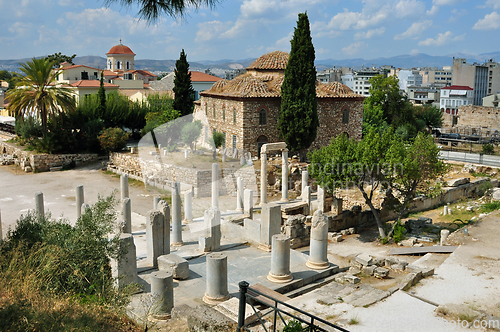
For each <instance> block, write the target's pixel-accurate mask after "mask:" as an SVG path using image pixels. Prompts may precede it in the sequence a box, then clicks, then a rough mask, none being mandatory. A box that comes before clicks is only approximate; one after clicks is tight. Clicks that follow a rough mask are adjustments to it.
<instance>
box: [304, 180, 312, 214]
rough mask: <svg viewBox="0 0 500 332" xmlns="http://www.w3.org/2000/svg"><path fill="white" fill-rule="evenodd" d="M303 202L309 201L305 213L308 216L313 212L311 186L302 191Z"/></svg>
mask: <svg viewBox="0 0 500 332" xmlns="http://www.w3.org/2000/svg"><path fill="white" fill-rule="evenodd" d="M302 202H306V203H307V207H305V208H304V210H305V211H304V214H305V215H306V216H307V215H309V214H310V213H311V210H312V209H311V187H309V186H306V187H305V188H304V191H303V192H302Z"/></svg>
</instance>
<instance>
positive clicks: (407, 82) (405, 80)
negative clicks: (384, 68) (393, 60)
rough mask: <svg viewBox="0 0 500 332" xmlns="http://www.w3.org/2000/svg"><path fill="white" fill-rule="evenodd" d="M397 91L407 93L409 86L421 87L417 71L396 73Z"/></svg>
mask: <svg viewBox="0 0 500 332" xmlns="http://www.w3.org/2000/svg"><path fill="white" fill-rule="evenodd" d="M397 76H398V79H399V89H401V90H403V91H407V89H408V87H409V86H421V85H422V82H423V79H422V75H420V73H419V71H418V70H408V69H402V70H399V72H398V73H397Z"/></svg>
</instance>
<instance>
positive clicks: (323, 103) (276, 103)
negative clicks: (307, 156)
mask: <svg viewBox="0 0 500 332" xmlns="http://www.w3.org/2000/svg"><path fill="white" fill-rule="evenodd" d="M346 108H347V109H348V110H349V122H348V123H347V124H343V123H342V113H343V110H344V109H346ZM262 109H265V110H266V113H267V122H266V124H265V125H260V124H259V113H260V110H262ZM280 109H281V102H280V98H246V99H241V98H239V99H235V98H232V99H229V98H222V97H220V98H214V97H207V96H202V98H201V101H200V104H199V105H196V106H195V111H194V118H195V119H197V120H202V123H203V125H204V127H206V128H207V129H205V128H203V129H202V134H201V137H200V139H199V141H198V144H200V145H202V146H205V147H209V146H208V145H207V144H206V140H205V137H206V135H207V136H208V137H210V136H211V135H212V129H216V130H217V131H220V132H224V133H226V142H225V143H226V145H225V146H226V147H227V148H233V143H232V142H233V141H232V140H233V135H236V148H237V149H243V150H245V151H248V152H250V153H251V155H252V156H256V155H257V148H258V144H257V140H258V138H259V137H261V136H265V138H267V142H268V143H272V142H279V141H281V140H280V138H279V132H278V130H277V125H278V115H279V112H280ZM214 111H215V116H214ZM233 111H234V112H236V121H234V117H233ZM318 117H319V123H320V125H319V127H318V134H317V138H316V140H315V141H314V142H313V144H312V145H311V148H312V149H317V148H320V147H322V146H325V145H328V144H329V143H330V141H331V139H332V138H333V137H337V136H338V135H340V134H342V133H347V134H348V135H349V137H351V138H355V139H361V131H362V122H363V100H362V98H359V99H356V98H354V99H351V98H349V99H342V98H318Z"/></svg>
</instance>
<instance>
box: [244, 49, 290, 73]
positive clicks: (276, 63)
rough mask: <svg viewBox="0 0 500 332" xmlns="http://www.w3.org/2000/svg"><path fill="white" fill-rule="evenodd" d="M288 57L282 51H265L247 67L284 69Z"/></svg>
mask: <svg viewBox="0 0 500 332" xmlns="http://www.w3.org/2000/svg"><path fill="white" fill-rule="evenodd" d="M288 57H289V55H288V53H286V52H282V51H274V52H271V53H267V54H264V55H263V56H261V57H260V58H258V59H257V60H255V61H254V62H253V63H252V64H251V65H250V66H249V67H248V68H247V69H260V70H285V68H286V64H287V63H288Z"/></svg>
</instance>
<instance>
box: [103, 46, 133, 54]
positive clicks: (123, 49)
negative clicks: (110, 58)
mask: <svg viewBox="0 0 500 332" xmlns="http://www.w3.org/2000/svg"><path fill="white" fill-rule="evenodd" d="M110 54H132V55H135V53H134V52H132V50H131V49H130V47H128V46H125V45H122V44H120V45H116V46H113V47H111V49H110V50H109V52H108V53H106V55H110Z"/></svg>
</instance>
